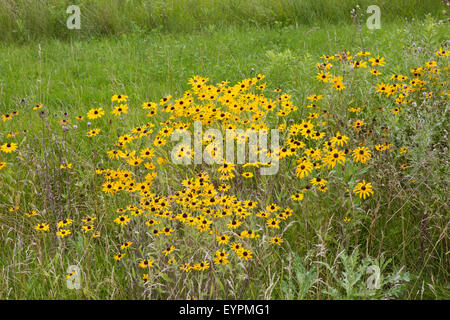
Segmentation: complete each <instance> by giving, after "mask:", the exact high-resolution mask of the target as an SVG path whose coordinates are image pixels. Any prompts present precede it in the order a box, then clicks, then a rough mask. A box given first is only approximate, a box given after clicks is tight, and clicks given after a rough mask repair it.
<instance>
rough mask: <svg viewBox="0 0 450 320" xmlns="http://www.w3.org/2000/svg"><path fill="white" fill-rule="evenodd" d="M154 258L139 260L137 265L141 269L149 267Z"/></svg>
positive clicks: (151, 265)
mask: <svg viewBox="0 0 450 320" xmlns="http://www.w3.org/2000/svg"><path fill="white" fill-rule="evenodd" d="M153 263H154V260H152V259H144V260H142V261H140V262H139V267H141V268H142V269H146V268H151V267H153Z"/></svg>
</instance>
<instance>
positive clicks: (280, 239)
mask: <svg viewBox="0 0 450 320" xmlns="http://www.w3.org/2000/svg"><path fill="white" fill-rule="evenodd" d="M269 242H270V243H273V244H276V245H279V246H281V244H282V243H283V239H282V238H280V237H273V238H272V239H270V240H269Z"/></svg>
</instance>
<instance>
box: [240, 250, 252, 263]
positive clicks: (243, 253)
mask: <svg viewBox="0 0 450 320" xmlns="http://www.w3.org/2000/svg"><path fill="white" fill-rule="evenodd" d="M236 253H237V255H238V256H239V258H241V259H244V260H245V261H247V260H248V259H251V258H253V256H252V255H253V252H251V251H250V250H248V249H245V248H240V249H239V250H237V251H236Z"/></svg>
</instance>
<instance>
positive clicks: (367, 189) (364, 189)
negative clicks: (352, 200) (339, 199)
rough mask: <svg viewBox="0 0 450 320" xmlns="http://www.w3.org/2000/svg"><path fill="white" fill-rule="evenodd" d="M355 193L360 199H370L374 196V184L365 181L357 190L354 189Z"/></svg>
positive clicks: (358, 185) (356, 187)
mask: <svg viewBox="0 0 450 320" xmlns="http://www.w3.org/2000/svg"><path fill="white" fill-rule="evenodd" d="M353 192H354V193H356V194H357V195H359V197H360V198H363V199H365V198H367V197H369V196H370V195H371V194H373V193H374V192H373V190H372V183H370V182H367V183H366V181H365V180H363V181H362V182H360V183H358V184H357V185H356V186H355V188H354V189H353Z"/></svg>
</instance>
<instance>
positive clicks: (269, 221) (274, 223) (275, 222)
mask: <svg viewBox="0 0 450 320" xmlns="http://www.w3.org/2000/svg"><path fill="white" fill-rule="evenodd" d="M266 224H267V225H268V226H269V228H274V229H279V228H280V226H279V224H280V220H278V219H275V218H271V219H267V221H266Z"/></svg>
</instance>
